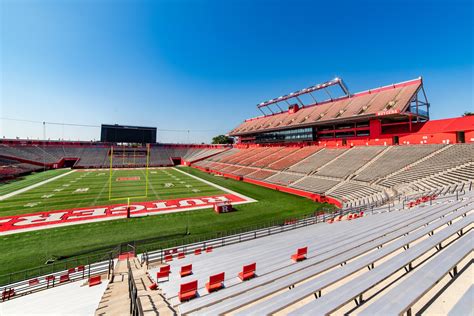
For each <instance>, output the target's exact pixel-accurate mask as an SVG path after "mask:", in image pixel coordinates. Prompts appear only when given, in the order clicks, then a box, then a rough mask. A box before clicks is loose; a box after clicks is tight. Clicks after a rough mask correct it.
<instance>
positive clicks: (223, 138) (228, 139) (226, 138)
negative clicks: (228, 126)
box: [212, 135, 234, 144]
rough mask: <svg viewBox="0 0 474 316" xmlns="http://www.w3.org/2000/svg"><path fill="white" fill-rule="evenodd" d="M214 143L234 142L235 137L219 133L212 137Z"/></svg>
mask: <svg viewBox="0 0 474 316" xmlns="http://www.w3.org/2000/svg"><path fill="white" fill-rule="evenodd" d="M212 143H213V144H233V143H234V139H233V138H232V137H229V136H226V135H218V136H216V137H214V138H213V139H212Z"/></svg>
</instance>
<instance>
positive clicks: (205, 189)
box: [0, 168, 223, 217]
mask: <svg viewBox="0 0 474 316" xmlns="http://www.w3.org/2000/svg"><path fill="white" fill-rule="evenodd" d="M63 173H64V172H63ZM63 173H61V174H63ZM147 173H148V175H147ZM147 176H148V181H147ZM109 180H111V181H109ZM25 181H26V180H25ZM20 182H21V181H20ZM11 185H13V183H12V184H11ZM28 185H29V183H28ZM15 186H16V187H17V188H18V189H19V188H21V187H22V186H21V183H15ZM1 188H2V187H1V186H0V189H1ZM220 193H223V192H222V191H221V190H219V189H217V188H215V187H213V186H210V185H208V184H205V183H203V182H201V181H199V180H196V179H194V178H191V177H189V176H187V175H183V174H182V173H180V172H179V171H176V170H174V169H172V168H166V169H149V170H148V171H147V170H145V169H134V170H124V169H116V170H113V171H112V174H111V175H110V171H109V170H99V171H73V172H72V173H68V174H67V175H65V176H63V177H61V178H59V179H56V180H54V181H52V182H49V183H46V184H44V185H41V186H40V187H37V188H34V189H31V190H29V191H26V192H24V193H21V194H18V195H15V196H13V197H10V198H8V199H6V200H4V201H0V217H2V216H9V215H18V214H30V213H37V212H45V211H53V210H67V209H72V208H79V207H90V206H101V205H110V204H117V203H126V202H127V198H130V202H144V201H155V200H167V199H173V198H183V197H197V196H208V195H214V194H220Z"/></svg>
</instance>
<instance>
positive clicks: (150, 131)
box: [100, 124, 156, 144]
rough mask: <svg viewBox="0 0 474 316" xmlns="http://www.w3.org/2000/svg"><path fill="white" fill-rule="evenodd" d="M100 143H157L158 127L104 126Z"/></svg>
mask: <svg viewBox="0 0 474 316" xmlns="http://www.w3.org/2000/svg"><path fill="white" fill-rule="evenodd" d="M100 141H101V142H109V143H141V144H151V143H156V127H144V126H125V125H105V124H102V128H101V133H100Z"/></svg>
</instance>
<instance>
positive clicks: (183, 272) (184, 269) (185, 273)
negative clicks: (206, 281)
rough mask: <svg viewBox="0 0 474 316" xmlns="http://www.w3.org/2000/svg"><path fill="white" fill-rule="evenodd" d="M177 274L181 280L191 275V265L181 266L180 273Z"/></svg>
mask: <svg viewBox="0 0 474 316" xmlns="http://www.w3.org/2000/svg"><path fill="white" fill-rule="evenodd" d="M179 274H180V275H181V277H182V278H184V277H186V276H188V275H191V274H193V265H192V264H188V265H185V266H182V267H181V272H180V273H179Z"/></svg>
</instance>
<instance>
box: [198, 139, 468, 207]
mask: <svg viewBox="0 0 474 316" xmlns="http://www.w3.org/2000/svg"><path fill="white" fill-rule="evenodd" d="M295 157H301V158H300V159H299V160H297V159H295ZM273 158H274V159H275V161H274V162H271V160H272V159H273ZM196 165H197V166H200V167H202V168H208V169H210V170H214V171H218V172H222V173H227V174H229V173H230V174H235V175H238V176H243V177H244V178H245V177H247V178H252V179H257V180H263V181H265V182H269V183H273V184H277V185H282V186H289V187H293V188H296V189H299V190H304V191H308V192H314V193H318V194H324V195H326V196H331V197H334V198H337V199H339V200H340V201H341V202H343V203H344V205H346V206H358V205H364V204H366V203H374V204H382V203H384V202H385V201H387V199H389V198H390V197H393V196H396V195H402V194H403V195H407V194H413V193H416V192H426V191H435V190H438V189H441V190H442V189H447V188H451V189H452V188H455V187H456V186H459V185H462V184H464V183H472V182H473V181H474V144H455V145H405V146H390V147H387V146H358V147H357V146H356V147H352V148H349V149H348V148H325V147H323V148H320V147H317V146H307V147H302V148H297V147H295V148H293V151H291V147H290V148H286V147H283V148H282V147H270V148H265V147H257V148H245V149H237V148H233V149H232V150H229V151H226V152H224V153H222V154H217V155H215V156H213V157H211V158H209V159H205V160H202V161H200V162H198V163H196Z"/></svg>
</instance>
